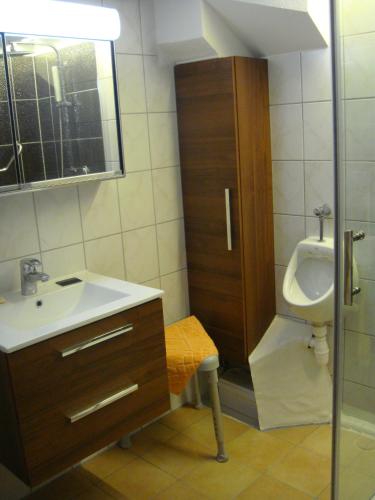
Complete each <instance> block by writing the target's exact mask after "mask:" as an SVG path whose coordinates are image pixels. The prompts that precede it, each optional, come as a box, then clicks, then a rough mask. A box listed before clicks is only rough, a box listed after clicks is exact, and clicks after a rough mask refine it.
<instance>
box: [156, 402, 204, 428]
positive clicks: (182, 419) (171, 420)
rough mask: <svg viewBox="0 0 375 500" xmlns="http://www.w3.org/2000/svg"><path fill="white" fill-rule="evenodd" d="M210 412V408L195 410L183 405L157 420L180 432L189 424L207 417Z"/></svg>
mask: <svg viewBox="0 0 375 500" xmlns="http://www.w3.org/2000/svg"><path fill="white" fill-rule="evenodd" d="M210 413H211V410H210V409H209V408H207V407H204V408H202V409H200V410H197V409H196V408H194V407H192V406H183V407H182V408H179V409H178V410H175V411H172V412H171V413H168V415H165V416H164V417H162V418H161V419H160V420H159V422H161V423H162V424H164V425H166V426H167V427H170V428H171V429H174V430H175V431H179V432H181V431H183V430H185V429H186V428H187V427H189V426H190V425H193V424H195V423H196V422H199V420H202V418H204V417H207V415H209V414H210Z"/></svg>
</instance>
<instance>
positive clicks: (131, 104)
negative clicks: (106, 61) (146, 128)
mask: <svg viewBox="0 0 375 500" xmlns="http://www.w3.org/2000/svg"><path fill="white" fill-rule="evenodd" d="M116 60H117V71H118V89H119V99H120V108H121V113H144V112H145V111H146V93H145V82H144V76H143V61H142V57H141V56H136V55H127V54H118V55H117V58H116Z"/></svg>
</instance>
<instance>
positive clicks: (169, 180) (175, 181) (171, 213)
mask: <svg viewBox="0 0 375 500" xmlns="http://www.w3.org/2000/svg"><path fill="white" fill-rule="evenodd" d="M152 180H153V185H154V198H155V215H156V222H166V221H169V220H173V219H180V218H181V217H182V216H183V209H182V189H181V175H180V169H179V167H171V168H159V169H156V170H153V171H152Z"/></svg>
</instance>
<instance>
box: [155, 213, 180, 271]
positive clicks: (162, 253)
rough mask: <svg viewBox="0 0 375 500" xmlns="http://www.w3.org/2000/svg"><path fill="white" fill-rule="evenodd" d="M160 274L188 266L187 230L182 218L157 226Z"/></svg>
mask: <svg viewBox="0 0 375 500" xmlns="http://www.w3.org/2000/svg"><path fill="white" fill-rule="evenodd" d="M156 231H157V239H158V248H159V265H160V274H161V275H163V274H168V273H173V272H174V271H178V270H180V269H182V268H184V267H186V250H185V231H184V221H183V220H182V219H179V220H175V221H170V222H165V223H164V224H158V225H157V226H156Z"/></svg>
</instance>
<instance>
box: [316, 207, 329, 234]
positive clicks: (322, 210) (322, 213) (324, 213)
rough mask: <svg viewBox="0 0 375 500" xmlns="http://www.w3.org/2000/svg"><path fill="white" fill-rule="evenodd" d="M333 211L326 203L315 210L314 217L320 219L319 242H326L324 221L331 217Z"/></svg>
mask: <svg viewBox="0 0 375 500" xmlns="http://www.w3.org/2000/svg"><path fill="white" fill-rule="evenodd" d="M331 212H332V211H331V209H330V208H329V206H328V205H327V203H324V205H322V206H321V207H318V208H314V215H316V216H317V217H319V241H323V240H324V219H325V218H327V217H328V216H329V215H331Z"/></svg>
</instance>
